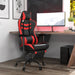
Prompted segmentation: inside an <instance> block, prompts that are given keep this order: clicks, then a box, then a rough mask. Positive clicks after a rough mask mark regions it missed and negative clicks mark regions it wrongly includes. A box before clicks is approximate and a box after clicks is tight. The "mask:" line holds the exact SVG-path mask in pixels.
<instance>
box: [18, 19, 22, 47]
mask: <svg viewBox="0 0 75 75" xmlns="http://www.w3.org/2000/svg"><path fill="white" fill-rule="evenodd" d="M20 24H21V19H19V21H18V28H19V33H20V35H22V31H21V25H20ZM21 42H22V44H21V46H20V47H22V46H23V38H22V37H21Z"/></svg>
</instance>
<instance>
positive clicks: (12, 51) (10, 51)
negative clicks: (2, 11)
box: [0, 0, 27, 62]
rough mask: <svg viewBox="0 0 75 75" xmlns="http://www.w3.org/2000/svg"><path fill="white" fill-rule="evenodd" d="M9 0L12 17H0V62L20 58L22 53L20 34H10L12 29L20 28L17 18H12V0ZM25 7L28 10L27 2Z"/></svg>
mask: <svg viewBox="0 0 75 75" xmlns="http://www.w3.org/2000/svg"><path fill="white" fill-rule="evenodd" d="M9 1H10V19H0V62H3V61H7V60H10V59H14V58H18V57H20V56H21V55H22V52H21V51H20V50H19V45H18V36H17V35H11V34H9V32H10V31H16V30H18V24H17V20H13V19H12V0H9ZM26 3H27V0H26ZM25 7H26V10H27V4H26V5H25Z"/></svg>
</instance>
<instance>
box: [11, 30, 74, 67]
mask: <svg viewBox="0 0 75 75" xmlns="http://www.w3.org/2000/svg"><path fill="white" fill-rule="evenodd" d="M35 33H36V34H59V35H60V34H61V35H62V34H64V35H75V32H72V31H69V32H68V31H65V32H50V31H35ZM10 34H14V35H18V34H19V32H18V31H11V32H10ZM71 65H75V45H74V48H73V51H72V53H71V57H70V59H69V63H68V65H67V66H68V67H70V66H71Z"/></svg>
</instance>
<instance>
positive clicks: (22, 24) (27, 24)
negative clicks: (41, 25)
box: [21, 23, 31, 26]
mask: <svg viewBox="0 0 75 75" xmlns="http://www.w3.org/2000/svg"><path fill="white" fill-rule="evenodd" d="M21 25H24V26H29V25H31V23H30V24H23V23H21Z"/></svg>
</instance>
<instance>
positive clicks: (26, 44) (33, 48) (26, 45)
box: [26, 44, 34, 50]
mask: <svg viewBox="0 0 75 75" xmlns="http://www.w3.org/2000/svg"><path fill="white" fill-rule="evenodd" d="M26 46H30V47H31V48H32V49H33V50H34V47H33V46H32V45H31V44H26Z"/></svg>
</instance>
